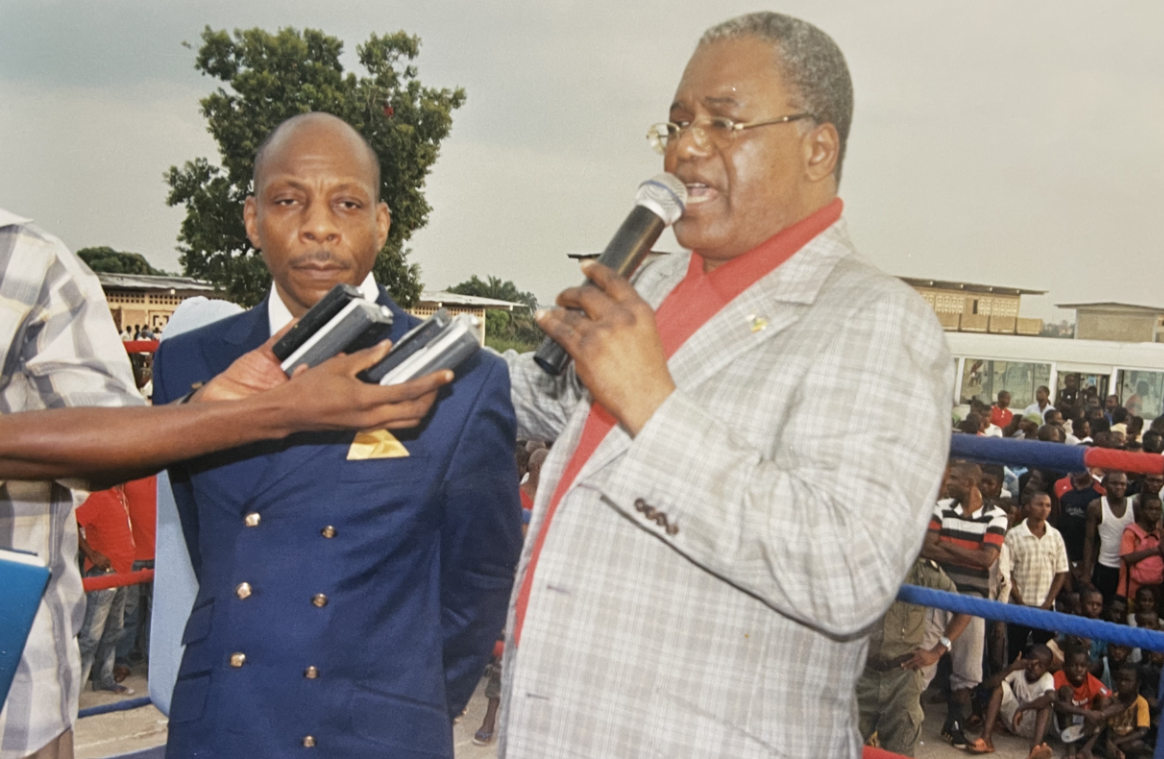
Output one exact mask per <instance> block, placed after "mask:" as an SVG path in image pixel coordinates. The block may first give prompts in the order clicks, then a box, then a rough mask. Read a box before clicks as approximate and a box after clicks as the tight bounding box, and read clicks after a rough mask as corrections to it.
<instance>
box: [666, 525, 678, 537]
mask: <svg viewBox="0 0 1164 759" xmlns="http://www.w3.org/2000/svg"><path fill="white" fill-rule="evenodd" d="M667 534H668V535H678V534H679V525H677V524H669V525H667Z"/></svg>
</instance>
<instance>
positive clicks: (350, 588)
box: [154, 289, 521, 759]
mask: <svg viewBox="0 0 1164 759" xmlns="http://www.w3.org/2000/svg"><path fill="white" fill-rule="evenodd" d="M379 302H380V303H382V304H384V305H387V306H389V307H390V308H391V309H392V311H393V314H394V316H395V324H394V326H393V329H392V334H391V337H392V339H394V340H395V339H399V338H400V336H401V335H403V334H404V333H405V332H406V331H407V330H408V329H410V328H411V327H412V326H414V325H415V324H416V323H417V319H416V318H415V317H413V316H410V315H409V314H407V313H405V312H404V311H403V310H401V309H400V308H399V307H398V306H397V305H396V304H395V303H393V302H392V300H391V299H390V298H389V297H388V295H387V293H386V292H385V291H383V289H381V296H380V299H379ZM268 333H269V328H268V321H267V309H266V306H265V304H263V305H260V306H258V307H256V308H254V309H251V310H250V311H248V312H246V313H243V314H239V315H237V316H233V317H230V318H227V319H223V320H222V321H219V322H216V323H214V324H211V325H208V326H206V327H203V328H202V329H199V330H196V331H193V332H189V333H186V334H183V335H180V336H177V337H175V338H173V339H171V340H167V341H166V342H164V343H163V345H162V347H161V348H160V349H159V351H158V353H157V356H156V358H155V365H154V392H155V400H156V402H158V403H166V402H168V401H170V400H173V399H174V398H178V397H180V396H182V395H183V394H185V393H187V392H188V391H189V389H190V386H191V385H192V384H193V383H196V382H202V381H205V380H208V379H210V378H211V377H213V376H214V375H216V374H218V373H220V372H222V371H223V370H224V369H226V368H227V367H228V366H229V365H230V363H231V362H232V361H234V359H236V358H238V357H239V356H240V355H242V354H243V353H245V352H246V351H249V350H251V349H253V348H255V347H258V346H259V345H261V344H262V343H263V342H264V341H265V340H266V339H267V337H268V336H269V334H268ZM393 434H394V435H395V436H396V437H397V438H398V439H399V440H400V442H401V443H402V444H403V446H404V448H405V449H407V451H408V456H407V457H396V458H377V459H365V460H348V458H347V456H348V452H349V447H350V446H351V443H352V440H353V438H354V433H352V432H345V433H308V434H299V435H294V436H291V437H289V438H286V439H284V440H280V441H272V442H267V443H260V444H254V445H248V446H243V447H240V448H236V449H233V450H229V451H225V452H222V453H218V454H213V455H209V456H205V457H202V458H199V459H194V460H190V461H187V462H184V463H182V464H180V465H177V466H175V467H173V468H171V470H170V477H171V481H172V483H173V488H174V496H175V499H176V501H177V504H178V510H179V514H180V516H181V519H182V525H183V530H184V532H185V535H186V543H187V546H188V548H189V550H190V554H191V559H192V563H193V565H194V570H195V573H196V574H197V576H198V580H199V591H198V596H197V599H196V601H195V603H194V608H193V610H192V612H191V614H190V619H189V621H188V623H187V625H186V630H185V634H184V636H183V643H184V644H185V645H186V651H185V655H184V657H183V659H182V665H181V669H180V670H179V674H178V681H177V683H176V685H175V687H174V695H173V700H172V705H171V711H170V725H169V744H168V748H167V756H170V757H188V756H207V757H209V756H213V757H236V756H238V757H242V756H245V757H252V756H283V755H290V754H292V753H294V754H295V755H299V754H300V753H301V752H302V751H303V750H304V747H305V746H308V747H312V746H314V747H318V748H319V749H321V755H325V756H343V757H360V756H376V757H380V756H391V757H395V758H397V759H407V758H410V757H448V758H449V759H451V757H452V756H453V748H452V731H451V719H452V717H454V716H456V715H457V714H459V713H460V711H461V710H462V709H463V708H464V705H465V703H466V702H467V701H468V699H469V696H470V695H471V694H472V692H473V688H474V686H475V684H476V682H477V681H478V679H479V678H480V675H481V672H482V669H483V667H484V664H485V661H486V659H487V657H488V655H489V652H490V650H491V649H492V647H493V644H494V641H495V640H496V638H497V635H498V633H499V632H500V631H501V629H502V627H503V625H504V623H505V611H506V604H507V602H508V599H509V592H510V589H511V586H512V582H513V572H514V566H515V564H516V561H517V558H518V553H519V551H520V547H521V531H520V523H521V517H520V513H521V512H520V504H519V496H518V489H517V472H516V466H515V463H514V456H513V452H514V438H515V422H514V414H513V408H512V406H511V403H510V396H509V376H508V372H507V370H506V367H505V364H504V362H503V361H502V360H501V359H500V358H498V357H497V356H494V355H492V354H489V353H486V352H484V351H482V352H480V353H478V354H477V356H476V357H474V358H473V359H471V360H470V361H469V362H466V363H465V364H463V365H462V366H461V367H460V368H459V369H458V371H457V378H456V380H454V382H453V383H452V384H451V385H448V386H446V387H445V388H443V389H442V390H441V391H440V395H439V396H438V399H437V401H436V403H435V405H434V407H433V410H432V412H430V414H429V416H428V418H427V419H426V420H425V422H424V423H423V424H422V425H421V426H420V427H418V428H416V429H414V430H405V431H393Z"/></svg>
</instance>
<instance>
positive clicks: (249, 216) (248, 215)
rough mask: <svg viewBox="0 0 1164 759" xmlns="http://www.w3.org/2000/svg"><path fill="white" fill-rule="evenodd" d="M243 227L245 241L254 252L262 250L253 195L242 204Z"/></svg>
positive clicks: (256, 206)
mask: <svg viewBox="0 0 1164 759" xmlns="http://www.w3.org/2000/svg"><path fill="white" fill-rule="evenodd" d="M243 226H245V227H246V229H247V239H248V240H250V241H251V245H252V246H253V247H254V249H255V250H262V249H263V241H262V237H261V236H260V235H259V207H258V204H257V202H256V201H255V196H254V195H248V196H247V199H246V202H245V203H243Z"/></svg>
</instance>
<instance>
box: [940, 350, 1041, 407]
mask: <svg viewBox="0 0 1164 759" xmlns="http://www.w3.org/2000/svg"><path fill="white" fill-rule="evenodd" d="M1050 380H1051V365H1050V364H1034V363H1027V362H1025V361H992V360H990V359H984V358H967V359H966V364H965V368H964V369H963V370H962V391H961V394H960V395H961V398H960V399H959V401H958V402H959V403H970V401H971V400H973V399H975V398H977V399H978V400H980V401H982V402H983V403H986V404H991V403H994V401H995V400H996V399H997V398H998V394H999V392H1001V391H1003V390H1006V391H1007V392H1009V393H1010V407H1011V408H1012V409H1014V410H1016V411H1021V410H1022V409H1024V408H1026V407H1027V406H1029V405H1030V404H1032V403H1034V402H1035V388H1037V387H1039V386H1040V385H1050Z"/></svg>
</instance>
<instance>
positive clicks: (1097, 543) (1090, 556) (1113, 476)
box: [1083, 471, 1135, 607]
mask: <svg viewBox="0 0 1164 759" xmlns="http://www.w3.org/2000/svg"><path fill="white" fill-rule="evenodd" d="M1103 487H1104V490H1105V491H1106V493H1107V494H1106V495H1104V496H1101V497H1099V498H1097V499H1095V500H1094V501H1092V502H1091V503H1090V504H1088V506H1087V535H1086V537H1085V538H1084V541H1083V561H1084V563H1085V566H1084V568H1083V570H1084V571H1083V576H1084V577H1091V581H1092V582H1093V583H1094V584H1095V587H1096V588H1098V589H1099V592H1101V593H1103V603H1104V606H1105V607H1106V606H1107V605H1109V604H1110V603H1111V599H1112V598H1114V597H1115V596H1116V595H1118V593H1119V582H1120V540H1121V539H1122V538H1123V535H1124V528H1125V527H1127V526H1128V525H1130V524H1131V523H1132V522H1134V521H1135V514H1134V512H1133V511H1132V509H1131V508H1130V507H1129V504H1128V499H1127V496H1126V494H1127V491H1128V476H1127V475H1126V474H1124V473H1123V472H1116V471H1110V472H1108V473H1107V474H1106V475H1105V476H1104V478H1103Z"/></svg>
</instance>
